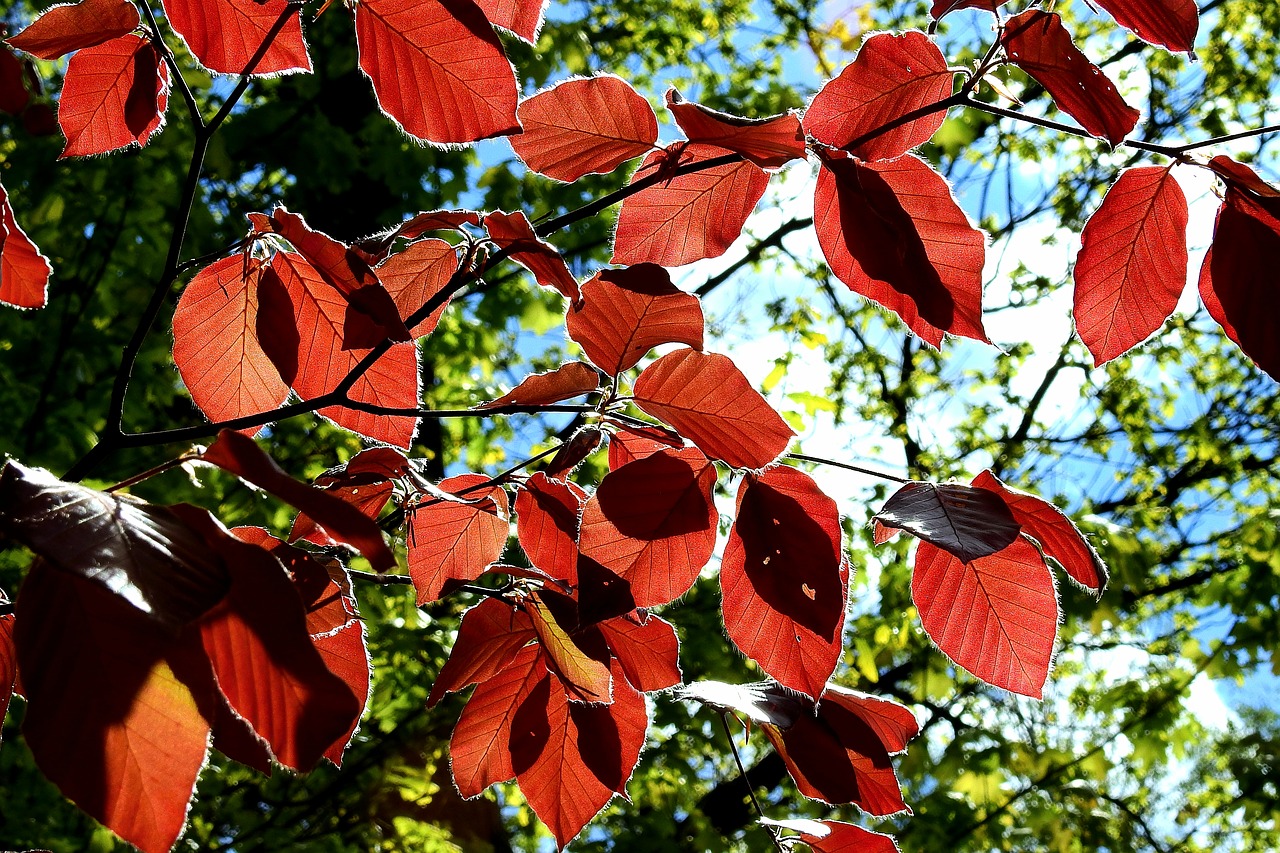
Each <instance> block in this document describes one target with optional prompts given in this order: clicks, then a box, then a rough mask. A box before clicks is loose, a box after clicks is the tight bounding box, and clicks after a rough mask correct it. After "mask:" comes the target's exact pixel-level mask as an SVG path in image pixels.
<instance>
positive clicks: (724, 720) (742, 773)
mask: <svg viewBox="0 0 1280 853" xmlns="http://www.w3.org/2000/svg"><path fill="white" fill-rule="evenodd" d="M717 716H719V717H720V725H721V727H723V728H724V736H725V740H727V741H729V751H730V752H732V753H733V762H734V764H737V765H738V778H740V779H742V784H744V785H746V786H747V795H748V796H749V797H751V805H753V806H755V809H756V814H758V815H760V817H762V818H764V817H768V815H766V814H765V813H764V809H763V808H762V807H761V806H760V800H758V799H756V789H755V786H754V785H752V784H751V779H750V778H749V777H748V776H747V768H746V767H745V766H743V764H742V756H741V755H739V754H738V745H737V744H736V743H734V742H733V732H732V731H731V730H730V729H729V714H728V712H727V711H722V712H721V713H720V714H718V715H717ZM760 828H761V829H763V830H764V831H765V832H767V833H769V840H771V841H772V842H773V846H774V847H776V848H777V849H778V850H780V851H783V853H785V850H786V848H784V847H783V846H782V842H781V841H779V840H778V835H777V833H775V832H774V831H773V830H772V829H770V828H769V827H768V826H766V825H764V824H763V823H762V824H760Z"/></svg>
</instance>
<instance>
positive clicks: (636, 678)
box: [600, 612, 682, 693]
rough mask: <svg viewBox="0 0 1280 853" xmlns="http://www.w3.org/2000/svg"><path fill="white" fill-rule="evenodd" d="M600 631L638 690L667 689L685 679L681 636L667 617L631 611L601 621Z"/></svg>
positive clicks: (628, 679) (625, 673) (632, 684)
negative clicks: (681, 663) (677, 634)
mask: <svg viewBox="0 0 1280 853" xmlns="http://www.w3.org/2000/svg"><path fill="white" fill-rule="evenodd" d="M600 632H601V633H602V634H604V638H605V641H606V642H607V643H608V644H609V650H610V651H611V652H613V654H614V656H615V657H616V658H617V660H618V666H619V667H621V668H622V672H623V674H624V675H625V676H626V679H627V681H628V682H629V683H630V684H631V686H632V687H634V688H635V689H636V690H640V691H642V692H645V693H649V692H651V691H654V690H666V689H667V688H668V687H675V686H676V685H677V684H679V683H680V682H681V681H682V678H681V676H680V639H679V638H678V637H677V636H676V629H675V626H673V625H672V624H671V623H670V622H668V621H666V620H665V619H662V618H661V617H658V616H654V615H653V614H652V613H650V614H648V615H641V614H640V613H639V612H636V613H629V614H627V615H625V616H617V617H614V618H613V619H607V620H605V621H604V622H601V623H600Z"/></svg>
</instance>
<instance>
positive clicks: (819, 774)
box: [762, 685, 919, 816]
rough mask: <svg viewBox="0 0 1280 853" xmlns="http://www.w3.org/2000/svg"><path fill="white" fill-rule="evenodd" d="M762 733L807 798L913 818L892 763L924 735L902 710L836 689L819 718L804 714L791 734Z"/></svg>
mask: <svg viewBox="0 0 1280 853" xmlns="http://www.w3.org/2000/svg"><path fill="white" fill-rule="evenodd" d="M762 728H763V729H764V731H765V734H766V735H768V737H769V740H770V741H771V742H772V743H773V746H774V749H776V750H777V751H778V753H779V755H781V756H782V760H783V762H784V763H785V764H786V765H787V770H788V772H790V773H791V777H792V778H793V779H794V780H795V782H796V787H797V788H798V789H799V790H800V793H802V794H804V795H805V796H806V797H809V798H811V799H816V800H822V801H824V802H827V803H832V804H837V803H854V804H856V805H857V806H858V808H860V809H862V810H863V811H864V812H867V813H868V814H872V815H876V816H884V815H891V814H898V813H900V812H907V813H908V814H909V813H910V812H911V809H909V808H907V804H906V803H905V802H903V800H902V792H901V791H900V790H899V789H898V777H897V776H896V775H895V774H894V772H893V765H892V764H891V763H890V761H889V755H890V754H891V753H895V752H901V751H902V750H903V749H905V748H906V745H907V741H909V740H910V739H911V738H913V737H915V736H916V734H917V733H918V732H919V727H918V726H917V724H916V720H915V717H914V716H913V715H912V713H911V712H910V711H909V710H907V709H906V708H905V707H903V706H902V705H899V704H898V703H896V702H891V701H889V700H887V699H880V698H877V697H875V696H868V695H866V694H865V693H858V692H855V691H853V690H847V689H845V688H843V687H837V686H836V685H831V686H829V687H828V688H827V692H826V693H825V694H824V695H823V698H822V703H821V704H820V705H819V706H818V713H817V716H816V717H815V716H814V715H812V714H808V713H806V714H800V715H799V716H798V717H797V719H796V720H795V722H794V723H793V724H792V725H791V726H790V727H789V728H783V729H779V728H778V727H776V726H774V725H764V726H762Z"/></svg>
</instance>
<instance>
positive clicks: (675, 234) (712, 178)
mask: <svg viewBox="0 0 1280 853" xmlns="http://www.w3.org/2000/svg"><path fill="white" fill-rule="evenodd" d="M731 153H732V152H730V151H728V150H727V149H725V148H721V147H719V146H716V145H706V144H703V143H697V142H694V143H687V142H676V143H673V144H672V145H670V146H668V147H667V148H665V149H663V150H662V151H655V152H654V153H653V154H650V155H649V156H648V157H646V158H645V160H644V163H643V165H641V167H640V169H639V171H637V172H636V173H635V175H634V176H633V177H632V179H631V182H632V183H633V184H634V183H635V182H636V181H638V180H642V179H645V178H648V177H649V176H651V175H652V174H653V173H654V171H655V170H657V171H658V172H659V173H660V174H661V173H665V172H667V171H669V170H673V169H675V168H677V167H678V166H679V167H682V166H688V165H691V164H695V163H703V162H707V161H709V160H714V159H717V158H720V157H723V156H725V155H726V154H731ZM768 183H769V176H768V174H767V173H766V172H765V171H764V170H763V169H761V168H760V167H759V166H757V165H756V164H755V163H750V162H746V161H738V162H727V163H723V164H721V165H719V166H711V167H709V168H705V169H701V170H699V171H696V172H689V173H688V174H684V175H669V176H666V177H664V179H663V180H661V181H659V182H658V183H656V184H653V185H652V186H647V187H645V188H644V189H642V190H640V191H639V192H637V193H635V194H634V195H631V196H628V197H627V199H626V200H625V201H623V203H622V208H621V209H620V210H619V211H618V227H617V230H616V231H615V232H614V240H613V261H612V262H613V263H615V264H640V263H646V262H647V263H653V264H661V265H662V266H664V267H678V266H681V265H683V264H691V263H693V262H694V261H700V260H702V259H703V258H718V257H720V256H721V255H723V254H724V253H725V252H726V251H727V250H728V248H729V246H731V245H732V244H733V242H734V241H735V240H737V239H738V235H739V234H741V233H742V226H743V225H744V224H746V221H747V217H748V216H750V215H751V212H752V211H753V210H755V208H756V204H757V203H758V202H759V201H760V198H761V196H763V195H764V190H765V186H766V185H767V184H768Z"/></svg>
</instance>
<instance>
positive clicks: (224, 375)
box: [173, 255, 289, 433]
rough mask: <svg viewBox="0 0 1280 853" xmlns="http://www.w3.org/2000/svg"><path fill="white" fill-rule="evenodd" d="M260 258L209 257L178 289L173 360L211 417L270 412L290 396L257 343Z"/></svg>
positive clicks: (255, 431)
mask: <svg viewBox="0 0 1280 853" xmlns="http://www.w3.org/2000/svg"><path fill="white" fill-rule="evenodd" d="M265 263H266V262H265V261H262V260H259V259H257V258H247V257H244V256H241V255H233V256H232V257H229V258H223V259H222V260H219V261H214V262H213V263H212V264H210V265H209V266H207V267H205V268H204V269H202V270H200V272H198V273H196V275H195V278H193V279H191V283H190V284H188V285H187V286H186V287H185V288H184V289H183V291H182V296H181V297H179V299H178V307H177V308H176V309H175V310H174V313H173V362H174V364H175V365H177V368H178V373H179V374H180V375H181V376H182V381H183V383H184V384H185V385H186V386H187V390H188V391H189V392H190V393H191V399H192V400H193V401H194V402H195V404H196V406H197V407H199V409H200V411H201V412H203V413H204V416H205V417H207V418H208V419H209V420H211V421H214V422H215V423H216V422H218V421H225V420H230V419H232V418H239V417H243V416H245V415H252V414H255V413H258V412H269V411H271V410H272V409H277V408H279V407H280V406H281V405H282V404H283V403H284V401H285V400H286V399H287V398H288V396H289V386H288V385H286V384H285V382H284V380H283V379H281V378H280V373H279V371H277V370H276V368H275V365H273V364H272V363H271V359H269V358H267V354H266V352H264V351H263V349H262V345H261V344H260V343H258V285H259V282H260V281H261V279H262V271H263V267H264V265H265ZM260 429H262V427H260V426H259V427H251V428H250V431H251V432H252V433H257V432H258V430H260Z"/></svg>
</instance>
